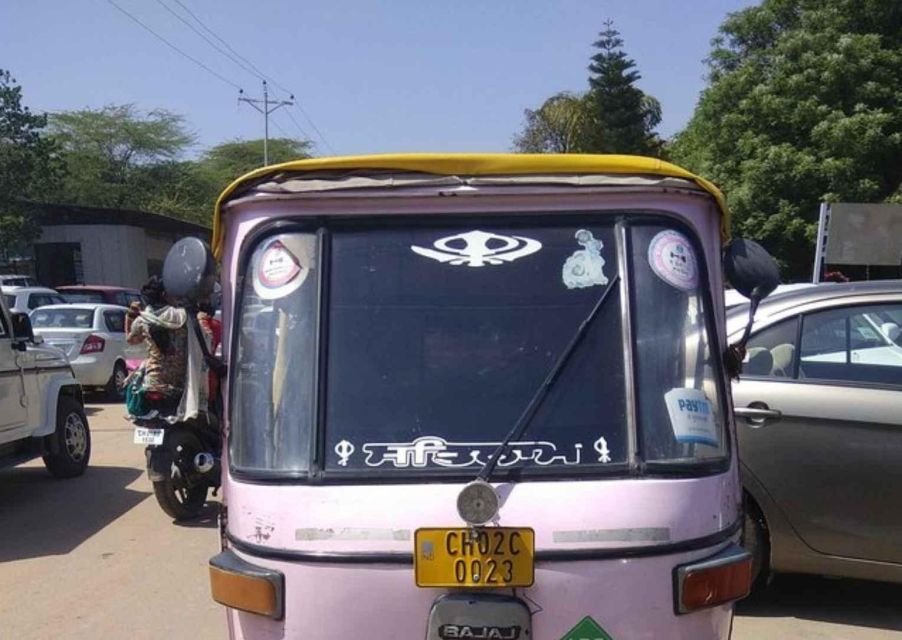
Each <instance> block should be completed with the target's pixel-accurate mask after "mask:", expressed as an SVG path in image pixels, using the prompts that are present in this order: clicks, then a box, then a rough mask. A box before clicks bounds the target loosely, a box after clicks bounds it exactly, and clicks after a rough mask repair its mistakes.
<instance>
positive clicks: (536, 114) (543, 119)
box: [514, 91, 592, 153]
mask: <svg viewBox="0 0 902 640" xmlns="http://www.w3.org/2000/svg"><path fill="white" fill-rule="evenodd" d="M591 108H592V105H591V102H590V101H589V100H588V99H587V96H586V94H582V95H578V94H574V93H571V92H569V91H563V92H561V93H558V94H555V95H553V96H551V97H550V98H548V99H547V100H546V101H545V102H543V103H542V106H541V107H539V108H538V109H536V110H535V111H533V110H532V109H526V110H525V111H524V118H525V122H524V125H523V130H522V131H521V132H520V133H518V134H517V135H515V136H514V149H516V150H517V151H519V152H520V153H580V152H584V151H587V150H588V147H589V144H590V142H589V140H590V136H591V133H592V114H591Z"/></svg>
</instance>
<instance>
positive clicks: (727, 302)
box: [723, 282, 817, 313]
mask: <svg viewBox="0 0 902 640" xmlns="http://www.w3.org/2000/svg"><path fill="white" fill-rule="evenodd" d="M816 286H817V285H816V284H815V283H813V282H797V283H795V284H781V285H780V286H779V287H777V288H776V289H774V292H773V293H771V295H772V296H775V295H777V294H779V293H786V292H787V291H798V290H799V289H805V288H807V287H816ZM723 297H724V308H725V309H726V310H727V311H729V310H730V309H734V308H736V307H739V306H742V305H745V307H746V313H748V303H749V300H748V298H746V297H745V296H743V295H742V294H741V293H739V292H738V291H736V290H735V289H727V290H726V291H724V295H723Z"/></svg>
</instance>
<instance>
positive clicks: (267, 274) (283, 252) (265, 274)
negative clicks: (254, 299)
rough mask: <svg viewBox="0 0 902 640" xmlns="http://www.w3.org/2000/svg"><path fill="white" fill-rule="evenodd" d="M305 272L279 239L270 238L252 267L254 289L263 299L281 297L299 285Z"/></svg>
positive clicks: (304, 277)
mask: <svg viewBox="0 0 902 640" xmlns="http://www.w3.org/2000/svg"><path fill="white" fill-rule="evenodd" d="M307 273H308V270H307V269H306V268H305V267H304V266H303V265H301V263H300V262H299V261H298V259H297V257H296V256H295V255H294V254H293V253H291V251H289V250H288V248H287V247H286V246H285V245H284V244H282V241H281V240H279V239H273V240H270V241H269V242H268V243H267V244H266V245H264V247H263V253H262V254H261V256H260V260H259V261H258V262H257V268H256V269H254V291H256V292H257V295H258V296H260V297H261V298H263V299H264V300H275V299H278V298H283V297H285V296H287V295H288V294H289V293H292V292H294V291H296V290H297V288H298V287H300V286H301V283H303V282H304V280H305V279H306V278H307Z"/></svg>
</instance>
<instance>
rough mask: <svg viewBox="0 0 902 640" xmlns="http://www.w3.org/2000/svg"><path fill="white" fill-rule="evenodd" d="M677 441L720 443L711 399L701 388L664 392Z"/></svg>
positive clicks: (716, 444) (717, 444) (712, 444)
mask: <svg viewBox="0 0 902 640" xmlns="http://www.w3.org/2000/svg"><path fill="white" fill-rule="evenodd" d="M664 402H665V404H666V405H667V413H669V414H670V424H671V426H672V427H673V435H674V436H676V439H677V442H684V443H698V444H707V445H711V446H712V447H716V446H719V445H720V439H719V438H718V435H717V425H716V423H715V422H714V413H713V412H712V411H711V401H710V400H708V396H706V395H705V392H704V391H702V390H701V389H671V390H670V391H668V392H667V393H665V394H664Z"/></svg>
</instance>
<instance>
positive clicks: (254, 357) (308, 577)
mask: <svg viewBox="0 0 902 640" xmlns="http://www.w3.org/2000/svg"><path fill="white" fill-rule="evenodd" d="M727 216H728V213H727V210H726V207H725V204H724V200H723V197H722V195H721V194H720V192H719V191H718V190H717V189H716V188H715V187H714V186H713V185H712V184H711V183H709V182H707V181H705V180H704V179H702V178H699V177H697V176H695V175H693V174H691V173H689V172H688V171H685V170H683V169H681V168H679V167H676V166H674V165H671V164H668V163H666V162H662V161H660V160H656V159H650V158H640V157H632V156H592V155H504V154H500V155H495V154H491V155H489V154H485V155H470V154H466V155H464V154H409V155H408V154H401V155H382V156H378V155H377V156H363V157H339V158H322V159H312V160H300V161H297V162H289V163H285V164H280V165H275V166H270V167H266V168H263V169H260V170H258V171H255V172H253V173H251V174H248V175H246V176H244V177H243V178H241V179H240V180H237V181H236V182H235V183H233V184H232V185H231V186H230V187H229V188H228V189H227V190H226V191H225V193H224V194H223V195H222V196H221V197H220V199H219V202H218V204H217V210H216V219H215V229H214V235H213V243H212V251H213V253H214V255H215V256H216V258H218V259H219V260H220V261H221V265H222V269H221V273H222V287H223V294H224V299H223V319H224V327H225V331H224V336H225V337H224V358H225V360H226V361H227V363H228V377H227V380H226V384H225V387H224V388H225V409H224V416H223V424H224V438H225V440H224V442H223V455H222V469H223V472H222V473H223V478H222V486H223V490H224V494H223V502H224V504H223V508H222V516H221V525H220V528H221V534H222V535H221V540H222V549H221V552H220V553H219V554H217V555H215V556H214V557H213V558H212V559H211V560H210V579H211V586H212V595H213V598H214V599H215V600H216V601H218V602H220V603H222V604H223V605H225V606H226V611H227V616H228V626H229V630H230V634H231V638H233V639H245V640H261V639H263V638H267V639H275V638H286V639H288V638H291V639H302V638H304V639H307V638H309V639H316V640H334V639H339V638H368V639H371V640H388V639H397V640H411V639H415V638H419V639H423V638H425V639H427V640H439V639H441V640H448V639H457V638H479V639H489V638H496V639H503V640H527V639H529V640H560V639H577V638H578V639H592V640H599V639H614V640H637V639H640V638H647V639H654V640H661V639H664V638H666V639H668V640H675V639H684V640H707V639H715V638H718V639H721V638H728V637H729V635H730V628H731V623H732V615H733V605H734V602H735V601H736V600H737V599H740V598H742V597H744V596H745V595H746V594H747V593H748V591H749V587H750V580H751V575H752V557H751V555H750V554H749V552H748V551H747V550H746V549H744V548H743V547H742V545H741V540H740V538H741V531H742V523H743V509H742V489H741V486H740V481H739V461H738V459H737V448H736V437H735V431H734V424H733V417H732V408H731V400H730V386H729V382H730V376H731V375H732V374H735V372H736V371H737V368H738V367H739V366H741V365H740V363H741V360H742V356H743V353H742V352H743V347H742V345H741V344H740V345H734V346H733V347H728V346H727V345H726V344H725V333H724V310H723V290H724V277H723V272H724V271H726V272H727V273H728V274H729V275H730V280H731V282H732V285H733V286H735V287H736V288H737V289H739V290H740V291H742V292H743V293H744V294H746V295H748V296H749V297H751V298H752V299H753V302H756V301H757V300H759V299H760V298H761V297H762V296H764V295H766V294H767V293H768V292H769V290H771V289H772V288H773V286H776V280H775V279H776V274H775V265H774V264H773V261H772V259H770V258H769V256H767V255H766V253H764V252H763V250H760V247H757V245H754V243H746V242H742V241H738V240H737V241H734V242H733V243H731V244H729V246H728V248H727V249H726V250H725V249H724V246H725V244H726V243H727V241H728V237H727V234H728V230H729V220H728V217H727ZM186 259H187V258H186ZM189 266H190V265H189ZM189 271H190V270H189ZM751 306H752V307H754V306H755V304H753V305H751Z"/></svg>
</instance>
